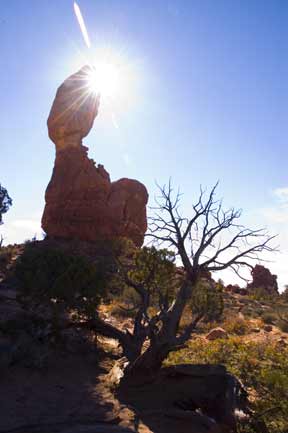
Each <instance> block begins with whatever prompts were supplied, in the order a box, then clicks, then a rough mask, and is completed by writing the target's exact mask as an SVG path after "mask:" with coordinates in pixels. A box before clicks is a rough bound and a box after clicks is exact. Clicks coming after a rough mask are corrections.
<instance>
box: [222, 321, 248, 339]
mask: <svg viewBox="0 0 288 433" xmlns="http://www.w3.org/2000/svg"><path fill="white" fill-rule="evenodd" d="M223 328H224V329H225V330H226V331H227V332H228V334H236V335H245V334H248V332H249V324H248V322H247V320H245V319H242V318H240V317H230V318H227V319H226V320H225V321H224V323H223Z"/></svg>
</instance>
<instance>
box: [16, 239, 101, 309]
mask: <svg viewBox="0 0 288 433" xmlns="http://www.w3.org/2000/svg"><path fill="white" fill-rule="evenodd" d="M14 272H15V277H16V279H17V284H18V299H19V300H20V301H21V302H22V303H23V304H26V305H27V304H28V305H29V303H31V301H32V303H33V302H34V303H35V302H36V303H39V304H42V305H47V306H48V307H50V308H51V309H52V311H54V310H55V309H57V308H58V309H59V308H62V309H63V308H64V309H73V310H75V312H76V313H78V314H85V315H87V316H89V317H93V316H94V314H95V311H96V308H97V306H98V304H99V302H100V300H101V298H102V296H103V295H104V293H105V290H104V289H105V283H106V280H105V277H106V276H105V269H100V268H99V267H97V266H96V265H95V264H94V263H93V261H90V260H89V259H88V258H86V257H82V256H77V255H72V254H69V253H67V252H65V251H62V250H61V249H60V248H59V249H57V248H52V247H43V246H40V247H39V245H38V244H37V243H36V244H34V243H32V244H28V245H27V246H26V248H25V251H24V252H23V254H22V255H21V256H20V257H19V259H18V261H17V263H16V265H15V269H14Z"/></svg>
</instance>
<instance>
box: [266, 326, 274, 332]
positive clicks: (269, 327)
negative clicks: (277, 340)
mask: <svg viewBox="0 0 288 433" xmlns="http://www.w3.org/2000/svg"><path fill="white" fill-rule="evenodd" d="M272 330H273V326H272V325H265V326H264V331H266V332H271V331H272Z"/></svg>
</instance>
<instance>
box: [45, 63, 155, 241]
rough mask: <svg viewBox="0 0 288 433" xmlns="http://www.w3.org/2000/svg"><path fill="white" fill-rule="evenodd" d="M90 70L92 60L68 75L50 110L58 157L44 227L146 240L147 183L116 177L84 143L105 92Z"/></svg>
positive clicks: (67, 234)
mask: <svg viewBox="0 0 288 433" xmlns="http://www.w3.org/2000/svg"><path fill="white" fill-rule="evenodd" d="M90 72H91V68H90V67H89V66H86V67H84V68H82V69H81V70H80V71H78V72H77V73H76V74H74V75H72V76H71V77H69V78H68V79H67V80H65V81H64V83H63V84H62V85H61V86H60V87H59V89H58V91H57V94H56V97H55V100H54V103H53V105H52V108H51V111H50V115H49V118H48V132H49V137H50V138H51V140H52V141H53V142H54V143H55V146H56V159H55V164H54V170H53V173H52V178H51V180H50V183H49V185H48V187H47V190H46V194H45V201H46V206H45V209H44V213H43V217H42V228H43V230H44V231H45V232H46V234H47V235H48V237H49V238H54V239H77V240H82V241H92V242H93V241H97V240H108V239H109V240H113V239H117V238H123V237H124V238H128V239H131V240H132V241H133V242H134V244H135V245H137V246H141V245H142V244H143V240H144V234H145V232H146V229H147V218H146V204H147V201H148V193H147V190H146V188H145V186H144V185H143V184H142V183H140V182H138V181H137V180H132V179H127V178H123V179H120V180H118V181H116V182H111V180H110V176H109V173H108V172H107V171H106V170H105V168H104V166H103V165H101V164H99V165H96V164H95V162H94V161H93V160H92V159H89V158H88V155H87V151H88V148H87V147H85V146H83V144H82V139H83V138H84V137H85V136H86V135H88V133H89V131H90V130H91V128H92V126H93V123H94V120H95V118H96V116H97V114H98V108H99V97H98V96H97V95H95V94H94V93H93V92H92V91H90V90H89V87H88V77H89V73H90ZM86 83H87V84H86Z"/></svg>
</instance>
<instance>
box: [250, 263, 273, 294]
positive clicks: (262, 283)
mask: <svg viewBox="0 0 288 433" xmlns="http://www.w3.org/2000/svg"><path fill="white" fill-rule="evenodd" d="M251 275H252V278H253V281H252V283H250V284H248V289H249V290H250V291H252V292H253V289H259V288H261V289H264V290H265V291H266V292H267V294H269V295H278V294H279V293H278V284H277V275H272V274H271V272H270V270H269V269H268V268H265V266H262V265H256V266H255V267H254V268H253V269H252V271H251Z"/></svg>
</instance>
